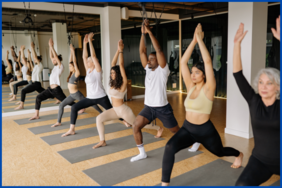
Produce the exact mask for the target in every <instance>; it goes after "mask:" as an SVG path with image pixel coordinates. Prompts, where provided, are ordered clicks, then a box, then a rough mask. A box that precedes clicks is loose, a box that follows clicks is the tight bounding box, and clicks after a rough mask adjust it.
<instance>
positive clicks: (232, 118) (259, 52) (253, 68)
mask: <svg viewBox="0 0 282 188" xmlns="http://www.w3.org/2000/svg"><path fill="white" fill-rule="evenodd" d="M267 10H268V7H267V2H255V3H249V2H244V3H237V2H236V3H229V11H228V68H227V106H226V110H227V112H226V128H225V133H228V134H232V135H236V136H240V137H243V138H252V137H253V132H252V128H251V123H250V113H249V108H248V105H247V102H246V101H245V99H244V98H243V97H242V95H241V93H240V91H239V88H238V86H237V84H236V82H235V79H234V77H233V47H234V42H233V41H234V36H235V33H236V31H237V29H238V28H239V24H240V23H241V22H242V23H244V25H245V30H248V33H247V35H246V36H245V38H244V40H243V42H242V44H241V46H242V49H241V56H242V65H243V73H244V75H245V77H246V79H247V80H248V82H249V83H252V81H253V79H254V77H255V76H256V74H257V72H258V71H259V70H260V69H261V68H264V67H265V56H266V32H267Z"/></svg>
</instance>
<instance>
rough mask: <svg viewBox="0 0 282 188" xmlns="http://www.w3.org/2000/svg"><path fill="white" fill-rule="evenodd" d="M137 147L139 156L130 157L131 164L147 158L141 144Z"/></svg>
mask: <svg viewBox="0 0 282 188" xmlns="http://www.w3.org/2000/svg"><path fill="white" fill-rule="evenodd" d="M137 147H138V149H139V152H140V153H139V155H136V156H135V157H132V158H131V159H130V161H131V162H134V161H139V160H141V159H145V158H147V154H146V152H145V148H144V146H143V144H140V145H137Z"/></svg>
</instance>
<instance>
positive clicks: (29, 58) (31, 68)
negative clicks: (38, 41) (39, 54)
mask: <svg viewBox="0 0 282 188" xmlns="http://www.w3.org/2000/svg"><path fill="white" fill-rule="evenodd" d="M27 52H28V56H27V59H28V61H29V64H30V70H31V71H32V70H33V63H32V59H31V52H30V51H29V50H27Z"/></svg>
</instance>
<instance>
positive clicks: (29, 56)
mask: <svg viewBox="0 0 282 188" xmlns="http://www.w3.org/2000/svg"><path fill="white" fill-rule="evenodd" d="M27 52H28V56H27V59H28V61H29V65H30V71H32V70H33V63H32V59H31V52H30V51H29V50H27ZM38 63H39V62H38Z"/></svg>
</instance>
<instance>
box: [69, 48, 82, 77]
mask: <svg viewBox="0 0 282 188" xmlns="http://www.w3.org/2000/svg"><path fill="white" fill-rule="evenodd" d="M70 51H71V55H72V62H73V66H74V70H75V77H76V78H77V77H79V75H80V72H79V69H78V67H77V62H76V57H75V50H74V47H73V45H72V44H70Z"/></svg>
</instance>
